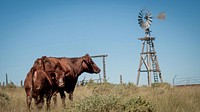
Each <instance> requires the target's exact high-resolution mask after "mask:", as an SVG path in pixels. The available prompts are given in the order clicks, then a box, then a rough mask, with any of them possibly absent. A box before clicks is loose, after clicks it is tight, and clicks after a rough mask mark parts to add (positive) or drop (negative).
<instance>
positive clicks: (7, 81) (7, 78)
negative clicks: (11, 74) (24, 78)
mask: <svg viewBox="0 0 200 112" xmlns="http://www.w3.org/2000/svg"><path fill="white" fill-rule="evenodd" d="M7 85H8V74H6V86H7Z"/></svg>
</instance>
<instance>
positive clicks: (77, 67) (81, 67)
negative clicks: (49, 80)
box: [49, 54, 100, 107]
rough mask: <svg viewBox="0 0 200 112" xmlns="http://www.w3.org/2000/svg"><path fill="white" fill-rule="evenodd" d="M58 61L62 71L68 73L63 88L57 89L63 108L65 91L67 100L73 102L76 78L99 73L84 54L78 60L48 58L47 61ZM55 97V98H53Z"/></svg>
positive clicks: (97, 68) (89, 58)
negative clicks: (67, 96)
mask: <svg viewBox="0 0 200 112" xmlns="http://www.w3.org/2000/svg"><path fill="white" fill-rule="evenodd" d="M56 59H58V60H59V62H60V64H61V66H62V68H63V69H64V71H68V74H67V75H66V76H65V86H64V87H61V88H59V89H58V91H59V93H60V96H61V99H62V103H63V106H64V107H65V106H66V104H65V98H66V96H65V93H64V91H66V92H67V93H68V94H69V99H70V100H71V101H72V100H73V92H74V88H75V85H76V83H77V80H78V77H79V76H80V75H81V74H82V73H83V72H87V73H96V74H97V73H99V72H100V69H99V67H98V66H97V65H96V64H95V63H94V62H93V60H92V59H91V57H90V56H89V55H88V54H86V55H85V56H83V57H79V58H49V60H56ZM55 97H56V96H55Z"/></svg>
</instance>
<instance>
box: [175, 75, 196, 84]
mask: <svg viewBox="0 0 200 112" xmlns="http://www.w3.org/2000/svg"><path fill="white" fill-rule="evenodd" d="M173 85H174V86H188V85H191V86H192V85H200V77H177V75H175V76H174V78H173Z"/></svg>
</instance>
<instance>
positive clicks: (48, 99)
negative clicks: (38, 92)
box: [46, 96, 51, 111]
mask: <svg viewBox="0 0 200 112" xmlns="http://www.w3.org/2000/svg"><path fill="white" fill-rule="evenodd" d="M46 104H47V111H49V110H50V104H51V96H47V99H46Z"/></svg>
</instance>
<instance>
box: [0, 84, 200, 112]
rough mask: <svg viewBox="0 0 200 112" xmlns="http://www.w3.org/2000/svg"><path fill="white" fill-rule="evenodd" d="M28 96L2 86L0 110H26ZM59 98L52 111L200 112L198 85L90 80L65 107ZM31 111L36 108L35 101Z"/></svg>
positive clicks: (5, 111)
mask: <svg viewBox="0 0 200 112" xmlns="http://www.w3.org/2000/svg"><path fill="white" fill-rule="evenodd" d="M67 96H68V95H67ZM25 98H26V97H25V91H24V89H23V88H21V87H0V112H26V111H27V110H26V99H25ZM57 99H58V105H57V107H55V106H54V105H53V102H52V103H51V112H200V87H199V86H195V87H192V86H191V87H171V86H170V85H169V84H159V85H153V86H152V87H145V86H142V87H136V86H135V85H134V84H132V83H128V84H110V83H102V84H97V83H89V84H87V85H86V86H77V87H76V88H75V91H74V101H73V102H71V101H69V99H68V97H67V99H66V104H67V107H66V108H65V109H63V108H62V104H61V99H60V96H59V95H58V98H57ZM32 111H33V112H34V111H37V109H36V108H35V106H34V101H32ZM43 111H46V104H45V106H44V107H43V109H42V110H41V112H43Z"/></svg>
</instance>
